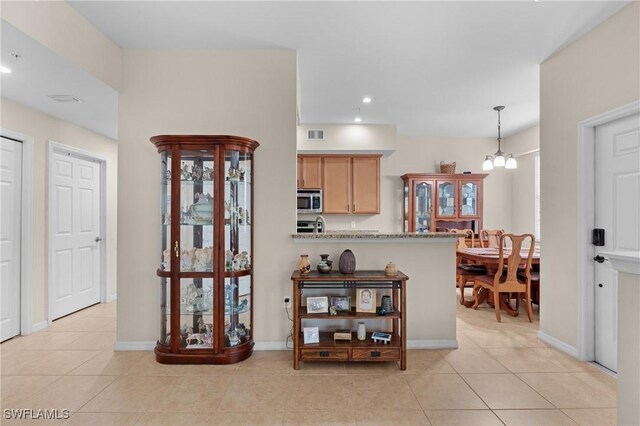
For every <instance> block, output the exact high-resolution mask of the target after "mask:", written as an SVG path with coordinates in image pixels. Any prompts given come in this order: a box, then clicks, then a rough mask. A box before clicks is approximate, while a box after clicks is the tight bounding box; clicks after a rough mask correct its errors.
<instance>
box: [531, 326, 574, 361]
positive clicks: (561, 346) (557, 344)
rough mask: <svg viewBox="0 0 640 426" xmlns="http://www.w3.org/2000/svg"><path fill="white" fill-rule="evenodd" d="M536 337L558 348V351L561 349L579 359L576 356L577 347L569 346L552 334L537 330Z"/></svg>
mask: <svg viewBox="0 0 640 426" xmlns="http://www.w3.org/2000/svg"><path fill="white" fill-rule="evenodd" d="M538 339H540V340H542V341H543V342H545V343H547V344H549V345H551V346H553V347H554V348H556V349H558V350H559V351H562V352H564V353H566V354H569V355H571V356H572V357H574V358H576V359H579V357H578V349H577V348H576V347H574V346H571V345H569V344H567V343H565V342H563V341H562V340H559V339H556V338H555V337H553V336H549V335H548V334H547V333H545V332H543V331H542V330H538Z"/></svg>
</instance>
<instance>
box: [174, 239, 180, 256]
mask: <svg viewBox="0 0 640 426" xmlns="http://www.w3.org/2000/svg"><path fill="white" fill-rule="evenodd" d="M173 251H174V252H175V253H176V257H177V258H179V257H180V246H179V245H178V241H177V240H176V243H175V245H174V246H173Z"/></svg>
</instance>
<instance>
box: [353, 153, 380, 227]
mask: <svg viewBox="0 0 640 426" xmlns="http://www.w3.org/2000/svg"><path fill="white" fill-rule="evenodd" d="M351 180H352V188H353V193H352V200H353V209H352V213H357V214H378V213H380V158H379V157H353V158H352V159H351Z"/></svg>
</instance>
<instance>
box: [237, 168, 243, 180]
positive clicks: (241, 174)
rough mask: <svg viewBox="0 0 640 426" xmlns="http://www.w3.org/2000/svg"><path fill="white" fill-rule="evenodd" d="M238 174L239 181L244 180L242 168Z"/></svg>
mask: <svg viewBox="0 0 640 426" xmlns="http://www.w3.org/2000/svg"><path fill="white" fill-rule="evenodd" d="M238 174H239V177H240V180H244V169H243V168H240V170H238Z"/></svg>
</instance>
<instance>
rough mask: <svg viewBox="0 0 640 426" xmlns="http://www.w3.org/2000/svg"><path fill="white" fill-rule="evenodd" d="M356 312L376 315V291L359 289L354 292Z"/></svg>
mask: <svg viewBox="0 0 640 426" xmlns="http://www.w3.org/2000/svg"><path fill="white" fill-rule="evenodd" d="M356 312H369V313H372V314H375V313H376V290H375V289H373V288H359V289H358V290H357V292H356Z"/></svg>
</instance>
